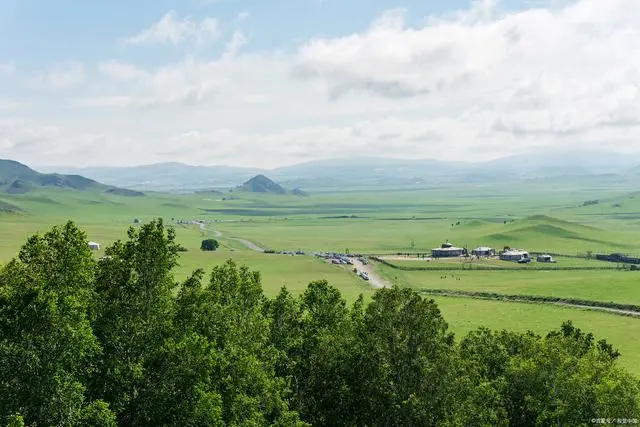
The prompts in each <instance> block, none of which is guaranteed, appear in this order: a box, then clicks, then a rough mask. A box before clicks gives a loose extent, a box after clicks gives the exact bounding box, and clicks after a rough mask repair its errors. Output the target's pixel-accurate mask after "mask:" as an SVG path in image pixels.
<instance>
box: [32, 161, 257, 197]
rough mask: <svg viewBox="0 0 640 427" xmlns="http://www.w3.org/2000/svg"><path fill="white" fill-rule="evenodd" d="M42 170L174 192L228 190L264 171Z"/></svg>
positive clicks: (168, 166) (176, 167) (163, 167)
mask: <svg viewBox="0 0 640 427" xmlns="http://www.w3.org/2000/svg"><path fill="white" fill-rule="evenodd" d="M44 169H47V170H59V171H62V172H65V173H77V174H82V175H84V176H88V177H90V178H92V179H95V180H97V181H100V182H105V183H108V184H111V185H116V186H118V187H125V188H131V189H135V190H142V191H145V190H149V191H173V192H193V191H199V190H216V189H228V188H230V187H233V186H234V185H236V184H237V183H238V182H242V181H243V180H246V179H247V178H249V177H250V176H252V175H256V174H259V173H262V172H263V170H261V169H257V168H241V167H231V166H190V165H185V164H182V163H157V164H153V165H142V166H129V167H97V168H90V167H88V168H73V167H67V168H59V169H56V168H54V167H46V168H44Z"/></svg>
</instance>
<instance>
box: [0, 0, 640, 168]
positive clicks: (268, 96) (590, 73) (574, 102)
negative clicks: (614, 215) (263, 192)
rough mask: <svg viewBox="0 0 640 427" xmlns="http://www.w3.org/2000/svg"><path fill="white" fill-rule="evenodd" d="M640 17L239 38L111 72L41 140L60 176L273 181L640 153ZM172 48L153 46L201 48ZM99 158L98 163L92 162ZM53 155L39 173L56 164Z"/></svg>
mask: <svg viewBox="0 0 640 427" xmlns="http://www.w3.org/2000/svg"><path fill="white" fill-rule="evenodd" d="M636 3H637V0H577V1H574V2H572V3H570V4H568V5H564V6H558V7H554V8H542V7H538V8H535V9H529V10H525V11H521V12H517V13H514V12H510V13H506V14H505V13H502V12H501V11H500V10H499V9H498V8H496V6H495V5H493V3H492V2H487V1H484V2H479V3H476V4H475V5H474V6H473V7H471V8H469V9H468V10H463V11H458V12H453V13H448V14H446V15H441V16H430V17H426V18H425V19H424V21H423V22H424V24H422V25H420V26H408V25H407V24H406V21H405V19H404V17H405V15H406V14H407V13H408V12H407V11H402V10H393V11H389V12H387V13H385V14H384V15H382V16H380V17H379V18H378V19H376V20H375V21H374V22H372V24H371V25H370V27H369V28H367V29H366V30H365V31H363V32H361V33H355V34H350V35H345V36H343V37H334V38H326V37H324V38H321V37H314V38H311V39H309V40H308V41H307V42H306V43H304V44H302V45H301V46H299V48H298V50H296V51H295V52H290V53H283V52H276V51H273V52H251V51H250V50H248V49H241V48H242V47H243V46H244V45H245V44H246V43H247V39H246V36H244V35H243V33H242V32H240V31H237V32H236V33H235V34H234V35H233V36H232V37H231V38H230V39H229V41H228V43H227V50H226V52H225V53H223V54H221V55H220V57H218V58H214V59H204V58H193V57H189V58H186V59H184V60H182V61H178V62H173V63H168V64H164V65H159V66H156V67H148V68H143V67H141V66H139V65H137V66H134V65H132V64H126V63H123V62H119V61H117V60H113V61H107V62H104V63H101V64H99V65H98V70H99V71H100V73H98V74H96V75H94V76H90V79H89V83H88V84H87V85H86V86H87V88H86V90H85V91H84V92H82V93H80V94H78V92H77V91H75V92H74V93H73V96H71V95H70V96H69V99H68V102H67V103H66V104H65V108H66V110H63V111H62V112H60V113H59V114H58V115H57V116H56V117H55V119H54V118H52V117H49V118H48V120H42V118H41V117H37V118H35V119H34V120H33V122H31V124H30V127H31V128H35V129H38V128H40V127H43V126H44V125H40V123H50V124H51V125H52V126H57V129H61V130H60V131H59V133H58V134H51V133H47V132H44V131H43V130H42V129H40V131H38V132H40V134H41V133H44V134H46V135H47V138H48V141H49V143H50V144H51V145H52V146H53V145H55V147H56V150H57V152H60V153H65V154H64V155H62V154H60V157H59V158H60V162H61V163H68V162H69V161H70V159H77V160H83V161H84V160H85V159H89V157H92V159H90V160H91V161H92V162H96V163H103V164H104V163H123V162H127V163H140V162H145V163H148V162H152V161H166V160H176V161H185V162H190V163H197V164H207V163H208V164H213V163H228V164H238V165H255V166H267V167H269V166H276V165H280V164H290V163H293V162H297V161H305V160H311V159H314V158H328V157H333V156H343V155H359V153H361V152H363V151H366V153H367V154H368V155H387V156H394V157H395V156H397V157H410V158H418V157H432V158H440V159H448V160H472V161H475V160H483V159H490V158H496V157H501V156H504V155H509V154H515V153H522V152H527V151H530V150H536V149H550V148H557V149H570V148H576V149H587V148H590V147H591V148H596V147H598V148H602V147H606V146H607V145H608V144H610V143H615V147H616V148H617V149H621V150H626V151H629V152H632V151H635V152H639V151H640V144H639V143H638V141H639V140H640V44H638V43H637V40H638V37H639V36H640V8H637V7H635V6H636ZM174 18H175V17H172V18H171V22H173V21H175V19H174ZM188 22H191V23H192V24H193V23H194V22H195V21H188ZM189 28H193V25H192V26H191V27H189ZM181 31H182V32H181ZM168 33H169V34H173V35H172V36H164V37H159V36H153V37H151V36H149V37H151V38H154V37H155V40H156V41H159V40H163V41H164V42H169V43H176V44H177V43H180V42H184V41H186V40H187V39H188V38H192V39H193V38H196V37H195V36H193V34H194V32H193V30H188V31H187V30H180V31H177V32H173V33H171V32H168ZM178 33H179V34H180V35H177V34H178ZM172 40H174V41H175V42H174V41H172ZM83 87H84V85H83ZM57 102H59V100H57ZM56 111H57V110H56ZM79 113H82V114H81V115H80V116H81V117H79ZM11 129H13V130H11ZM11 129H10V128H5V129H4V130H2V134H0V135H3V136H2V137H4V138H5V140H8V139H7V138H9V139H10V140H11V141H13V142H14V146H13V148H14V149H15V148H16V147H17V146H19V145H20V141H21V139H20V138H21V137H20V135H25V133H24V131H23V132H22V133H21V132H19V131H18V130H17V128H11ZM33 132H35V133H36V134H38V132H36V131H35V130H34V131H33ZM12 135H13V136H12ZM25 138H26V139H29V138H28V137H25ZM72 141H75V142H76V143H77V144H79V145H77V146H76V145H73V144H72ZM92 144H93V145H92ZM78 147H81V148H78ZM91 147H93V149H94V150H96V152H99V153H100V155H99V156H86V155H83V154H82V153H83V151H82V150H90V149H91ZM39 150H41V151H38V152H37V153H36V152H35V151H34V152H33V153H32V155H33V156H34V159H35V158H36V156H43V157H44V158H45V159H48V157H47V154H46V153H47V149H46V146H44V145H43V146H40V147H39ZM27 152H29V151H28V150H27V149H25V150H24V153H27ZM123 152H126V153H127V156H125V157H123V156H122V154H121V153H123ZM8 153H9V154H10V153H11V151H9V152H8ZM0 155H5V156H6V155H8V154H7V153H6V152H4V153H3V152H0ZM87 161H89V160H87ZM49 163H51V162H49Z"/></svg>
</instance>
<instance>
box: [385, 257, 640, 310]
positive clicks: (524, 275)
mask: <svg viewBox="0 0 640 427" xmlns="http://www.w3.org/2000/svg"><path fill="white" fill-rule="evenodd" d="M376 269H377V271H378V273H379V274H380V276H382V277H383V278H384V279H386V280H388V281H389V282H391V283H392V284H396V285H398V286H408V287H411V288H414V289H421V288H429V289H452V290H465V291H484V292H497V293H503V294H518V295H541V296H550V297H559V298H575V299H584V300H593V301H603V302H614V303H619V304H640V286H638V283H639V281H640V276H639V275H638V272H634V271H624V270H595V271H592V270H588V271H585V270H562V271H548V270H547V271H545V270H530V271H520V270H502V271H498V270H495V271H483V270H464V271H463V270H460V271H403V270H397V269H393V268H390V267H388V266H384V265H381V264H377V265H376Z"/></svg>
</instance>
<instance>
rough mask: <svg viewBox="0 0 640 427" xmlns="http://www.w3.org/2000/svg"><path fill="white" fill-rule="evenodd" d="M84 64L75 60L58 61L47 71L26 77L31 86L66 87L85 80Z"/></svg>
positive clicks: (59, 88)
mask: <svg viewBox="0 0 640 427" xmlns="http://www.w3.org/2000/svg"><path fill="white" fill-rule="evenodd" d="M85 78H86V75H85V69H84V64H82V63H81V62H76V61H66V62H58V63H56V64H54V65H53V66H52V67H51V69H50V70H49V71H48V72H47V73H43V74H40V75H38V76H36V77H33V78H30V79H28V85H29V86H31V87H33V88H48V89H58V90H62V89H68V88H71V87H73V86H77V85H79V84H81V83H83V82H84V81H85Z"/></svg>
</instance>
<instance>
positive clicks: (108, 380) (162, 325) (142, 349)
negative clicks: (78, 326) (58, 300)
mask: <svg viewBox="0 0 640 427" xmlns="http://www.w3.org/2000/svg"><path fill="white" fill-rule="evenodd" d="M128 238H129V239H128V241H126V242H121V241H118V242H115V243H114V244H113V245H112V246H110V247H108V248H107V249H106V255H107V257H108V258H106V259H105V260H104V261H102V262H101V263H100V268H99V272H98V275H97V278H96V290H97V292H98V297H99V302H100V304H99V310H98V311H97V317H96V320H95V323H94V330H95V333H96V336H97V337H98V339H99V340H100V342H101V343H102V346H103V348H104V354H103V356H102V359H101V363H100V365H99V366H98V372H97V374H96V375H94V376H93V378H92V381H91V391H92V394H93V396H94V397H96V398H101V399H104V400H105V401H106V402H108V403H109V404H110V405H111V407H112V409H113V410H114V411H116V413H117V414H118V422H119V423H124V424H130V423H131V422H133V420H134V419H140V418H143V419H144V417H146V416H147V414H146V413H145V412H144V410H143V409H144V402H141V401H140V400H139V399H140V396H141V395H140V393H139V390H140V389H141V388H142V387H143V386H144V384H145V375H147V369H148V366H147V363H148V361H149V355H151V354H154V353H155V352H157V351H159V349H160V348H162V346H163V344H164V341H165V339H167V338H169V337H170V336H171V334H172V332H173V330H172V328H173V322H172V317H173V312H174V304H175V301H174V297H173V291H174V288H175V287H176V284H175V282H174V280H173V274H172V269H173V268H174V267H175V266H176V265H177V253H178V245H177V243H176V242H175V231H174V230H173V229H172V228H169V229H165V228H164V225H163V222H162V220H160V219H158V220H155V221H152V222H150V223H148V224H144V225H142V226H141V227H140V228H139V229H134V228H133V227H132V228H129V231H128Z"/></svg>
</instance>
